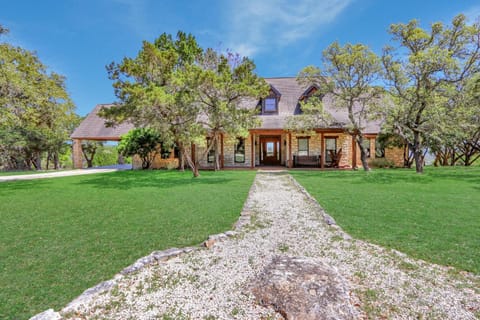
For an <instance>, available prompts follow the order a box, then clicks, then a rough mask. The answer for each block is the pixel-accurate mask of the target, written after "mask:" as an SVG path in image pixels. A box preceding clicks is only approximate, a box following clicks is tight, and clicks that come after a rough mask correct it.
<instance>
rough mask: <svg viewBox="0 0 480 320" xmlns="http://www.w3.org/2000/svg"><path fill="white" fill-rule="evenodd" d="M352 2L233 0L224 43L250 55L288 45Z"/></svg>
mask: <svg viewBox="0 0 480 320" xmlns="http://www.w3.org/2000/svg"><path fill="white" fill-rule="evenodd" d="M352 1H353V0H323V1H318V0H297V1H295V2H294V1H289V0H262V1H258V0H241V1H240V0H239V1H235V2H234V4H233V6H232V7H229V8H228V11H227V12H226V15H227V20H228V23H229V27H228V28H227V29H228V34H227V36H228V37H229V40H228V42H227V44H228V45H229V48H231V49H232V50H234V51H237V52H239V53H241V54H243V55H250V56H251V55H252V54H255V53H257V52H260V51H264V50H266V49H267V48H268V49H272V48H281V47H283V46H287V45H290V44H292V43H295V42H296V41H298V40H300V39H304V38H307V37H309V36H311V34H313V33H316V32H319V29H320V27H322V26H324V25H327V24H329V23H332V22H333V21H334V20H335V19H336V18H337V16H338V15H339V14H340V13H341V12H342V11H343V10H344V9H345V8H346V7H347V6H348V5H349V4H350V3H351V2H352ZM247 53H249V54H247Z"/></svg>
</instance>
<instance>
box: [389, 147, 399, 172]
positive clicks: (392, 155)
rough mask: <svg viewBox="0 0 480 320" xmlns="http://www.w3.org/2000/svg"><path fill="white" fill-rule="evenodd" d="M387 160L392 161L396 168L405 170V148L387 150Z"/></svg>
mask: <svg viewBox="0 0 480 320" xmlns="http://www.w3.org/2000/svg"><path fill="white" fill-rule="evenodd" d="M385 159H387V160H389V161H392V162H393V164H394V165H395V167H400V168H403V148H398V147H392V148H385Z"/></svg>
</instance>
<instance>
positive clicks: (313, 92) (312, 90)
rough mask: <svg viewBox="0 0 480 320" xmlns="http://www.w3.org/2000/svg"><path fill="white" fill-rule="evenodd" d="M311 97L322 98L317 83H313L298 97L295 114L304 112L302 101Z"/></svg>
mask: <svg viewBox="0 0 480 320" xmlns="http://www.w3.org/2000/svg"><path fill="white" fill-rule="evenodd" d="M310 97H318V98H319V99H322V96H319V91H318V87H317V86H316V85H311V86H310V87H308V88H307V90H305V92H303V93H302V95H301V96H300V97H299V98H298V103H297V107H296V108H295V113H294V114H302V113H303V112H302V103H305V102H307V101H308V99H309V98H310Z"/></svg>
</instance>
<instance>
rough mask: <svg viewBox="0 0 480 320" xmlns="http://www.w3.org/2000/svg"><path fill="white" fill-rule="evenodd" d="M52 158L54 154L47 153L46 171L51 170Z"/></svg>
mask: <svg viewBox="0 0 480 320" xmlns="http://www.w3.org/2000/svg"><path fill="white" fill-rule="evenodd" d="M51 158H52V154H51V153H50V151H49V152H47V163H46V164H45V169H46V170H48V169H50V160H51Z"/></svg>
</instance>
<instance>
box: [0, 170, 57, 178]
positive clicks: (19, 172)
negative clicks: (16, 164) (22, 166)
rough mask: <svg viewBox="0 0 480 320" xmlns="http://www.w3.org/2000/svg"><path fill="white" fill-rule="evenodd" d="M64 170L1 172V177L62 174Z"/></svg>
mask: <svg viewBox="0 0 480 320" xmlns="http://www.w3.org/2000/svg"><path fill="white" fill-rule="evenodd" d="M60 171H62V170H26V171H0V177H2V176H23V175H27V174H39V173H49V172H60Z"/></svg>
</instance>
